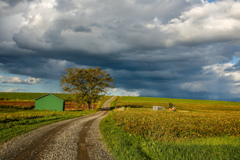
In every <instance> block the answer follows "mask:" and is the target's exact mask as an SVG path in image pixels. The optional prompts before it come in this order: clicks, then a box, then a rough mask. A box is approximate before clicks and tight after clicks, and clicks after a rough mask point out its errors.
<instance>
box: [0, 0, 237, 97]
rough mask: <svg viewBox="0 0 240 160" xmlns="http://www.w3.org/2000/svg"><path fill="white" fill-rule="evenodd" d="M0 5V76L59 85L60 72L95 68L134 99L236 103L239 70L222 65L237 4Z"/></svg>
mask: <svg viewBox="0 0 240 160" xmlns="http://www.w3.org/2000/svg"><path fill="white" fill-rule="evenodd" d="M5 2H7V3H9V4H11V6H14V7H13V8H14V9H9V10H7V9H5V10H4V11H3V12H1V16H0V22H4V23H1V25H0V33H1V34H2V35H3V36H1V37H0V70H2V71H5V72H8V73H11V74H17V75H23V76H30V77H35V78H41V79H46V80H60V78H61V77H60V75H61V74H65V71H64V70H65V68H67V67H83V68H86V67H96V66H100V67H102V68H103V69H106V70H107V71H108V72H109V73H110V74H111V75H112V76H113V77H114V80H115V87H117V88H122V89H125V90H127V91H131V92H134V91H137V92H138V93H139V94H140V95H141V96H158V97H175V98H198V99H199V98H202V99H238V98H239V96H237V93H240V89H237V88H239V87H238V86H237V83H238V82H239V80H238V77H237V76H236V75H237V74H238V72H239V64H238V63H237V64H235V65H232V66H231V65H229V66H227V65H225V64H226V63H227V62H229V61H230V60H231V59H232V58H233V57H236V56H239V51H240V47H239V40H240V37H239V34H238V33H239V27H237V26H239V24H240V21H239V17H238V14H236V13H238V12H236V11H238V10H237V9H238V6H240V3H239V2H235V1H231V2H230V1H222V2H217V3H214V4H209V5H203V4H202V3H201V2H200V1H196V0H188V1H185V0H179V1H171V2H169V1H168V0H163V1H159V0H151V1H142V0H136V1H127V0H126V1H125V0H123V1H106V0H103V1H71V0H70V1H63V0H59V1H54V0H49V1H47V0H42V1H31V2H32V3H29V7H28V9H27V10H24V9H23V8H24V7H21V6H18V5H16V4H17V3H15V2H13V1H5ZM29 2H30V1H29ZM24 4H25V5H27V4H28V2H27V1H24ZM209 6H210V7H209ZM198 10H201V11H202V12H198ZM11 11H12V12H11ZM10 12H11V14H10ZM211 13H214V14H211ZM218 13H221V15H220V14H218ZM229 17H231V18H229ZM11 18H12V19H11ZM9 19H11V20H9ZM227 22H228V23H227ZM217 23H218V25H216V24H217ZM7 26H11V27H10V28H9V29H8V27H7ZM16 26H17V27H16ZM219 86H221V87H219ZM236 86H237V87H236Z"/></svg>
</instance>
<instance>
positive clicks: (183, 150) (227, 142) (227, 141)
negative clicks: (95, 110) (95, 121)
mask: <svg viewBox="0 0 240 160" xmlns="http://www.w3.org/2000/svg"><path fill="white" fill-rule="evenodd" d="M116 124H117V123H116V121H115V120H114V112H112V113H111V114H110V115H108V116H107V117H105V118H104V119H103V120H102V121H101V123H100V130H101V134H102V135H103V138H104V141H105V143H106V144H107V147H108V149H109V150H110V151H111V153H112V154H113V155H114V157H115V159H119V160H128V159H132V160H139V159H141V160H144V159H156V160H158V159H163V160H165V159H175V160H181V159H194V160H202V159H229V160H238V159H240V138H239V137H235V136H223V137H209V138H198V139H189V140H185V141H169V142H167V141H156V140H153V139H149V138H146V137H143V136H139V135H136V134H134V133H131V132H127V131H124V130H123V129H122V128H121V127H119V126H118V125H116Z"/></svg>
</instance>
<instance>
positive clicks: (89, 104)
mask: <svg viewBox="0 0 240 160" xmlns="http://www.w3.org/2000/svg"><path fill="white" fill-rule="evenodd" d="M87 104H88V110H90V109H91V103H89V102H88V103H87Z"/></svg>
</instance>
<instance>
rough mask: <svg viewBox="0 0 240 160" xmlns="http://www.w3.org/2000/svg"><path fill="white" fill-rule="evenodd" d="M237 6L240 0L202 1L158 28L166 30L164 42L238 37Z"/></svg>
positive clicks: (220, 39)
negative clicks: (200, 4)
mask: <svg viewBox="0 0 240 160" xmlns="http://www.w3.org/2000/svg"><path fill="white" fill-rule="evenodd" d="M202 2H203V1H202ZM239 8H240V2H239V1H232V0H225V1H218V2H216V3H204V4H203V5H202V6H197V7H193V8H192V9H190V10H189V11H185V12H183V13H182V15H181V16H180V17H179V18H175V19H172V20H171V21H169V23H168V24H166V25H161V26H158V27H159V29H160V31H161V32H163V33H167V34H168V38H167V40H166V46H174V45H177V44H179V43H180V44H194V43H195V44H196V43H206V42H225V41H230V42H231V41H234V40H239V39H240V35H239V34H238V33H239V32H240V28H239V26H240V10H239Z"/></svg>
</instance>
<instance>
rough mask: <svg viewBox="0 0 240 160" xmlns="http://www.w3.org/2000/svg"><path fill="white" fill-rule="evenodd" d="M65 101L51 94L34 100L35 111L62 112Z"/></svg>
mask: <svg viewBox="0 0 240 160" xmlns="http://www.w3.org/2000/svg"><path fill="white" fill-rule="evenodd" d="M64 109H65V101H64V100H63V99H61V98H59V97H57V96H55V95H53V94H47V95H45V96H42V97H39V98H37V99H35V110H48V111H64Z"/></svg>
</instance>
